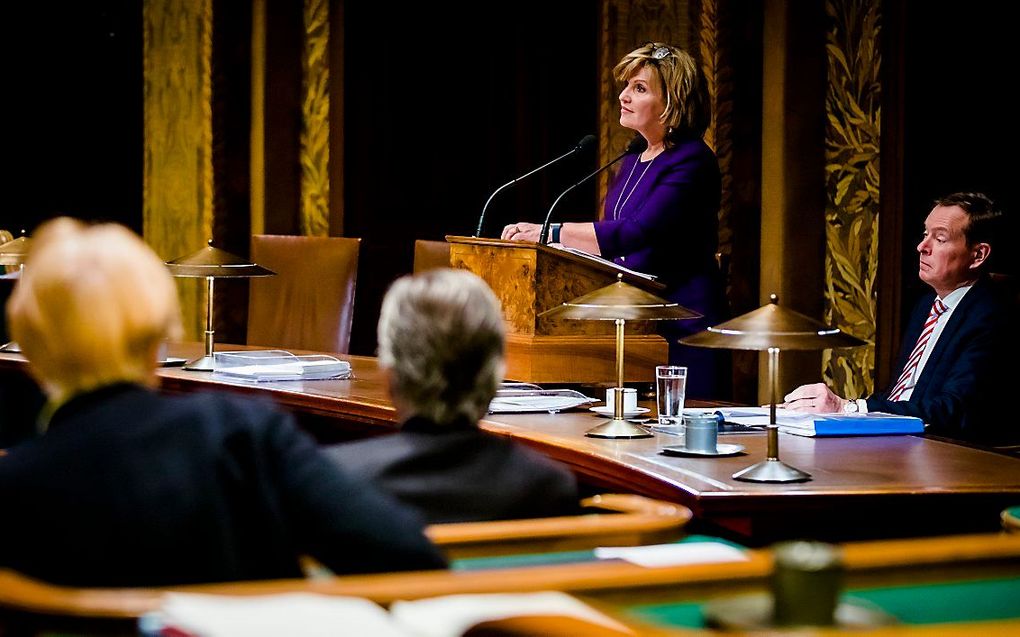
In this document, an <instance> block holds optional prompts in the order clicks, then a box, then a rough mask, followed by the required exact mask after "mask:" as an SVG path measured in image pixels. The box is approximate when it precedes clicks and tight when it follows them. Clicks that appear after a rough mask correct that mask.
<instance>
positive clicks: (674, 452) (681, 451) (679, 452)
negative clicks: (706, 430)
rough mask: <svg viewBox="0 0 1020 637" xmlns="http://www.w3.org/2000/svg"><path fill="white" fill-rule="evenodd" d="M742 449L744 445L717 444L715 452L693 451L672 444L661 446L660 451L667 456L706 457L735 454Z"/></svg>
mask: <svg viewBox="0 0 1020 637" xmlns="http://www.w3.org/2000/svg"><path fill="white" fill-rule="evenodd" d="M743 451H744V445H724V444H718V445H716V446H715V453H712V452H711V451H695V450H694V449H688V448H687V447H681V446H680V445H672V446H670V447H663V448H662V453H664V454H666V455H667V456H702V457H708V458H719V457H722V456H735V455H737V454H738V453H742V452H743Z"/></svg>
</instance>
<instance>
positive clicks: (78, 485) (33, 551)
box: [0, 385, 444, 586]
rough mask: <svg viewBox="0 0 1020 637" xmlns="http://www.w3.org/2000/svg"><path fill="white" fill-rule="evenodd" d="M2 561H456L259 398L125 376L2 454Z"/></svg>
mask: <svg viewBox="0 0 1020 637" xmlns="http://www.w3.org/2000/svg"><path fill="white" fill-rule="evenodd" d="M0 503H2V505H0V506H2V507H3V512H4V513H3V521H2V522H0V566H8V567H13V568H15V569H17V570H19V571H22V572H24V573H27V574H30V575H33V576H36V577H39V578H41V579H44V580H48V581H51V582H57V583H64V584H70V585H86V586H87V585H94V586H148V585H170V584H182V583H189V582H215V581H229V580H245V579H265V578H280V577H299V576H300V574H301V571H300V568H299V564H298V558H299V555H302V554H308V555H311V556H313V557H315V558H316V559H318V560H319V561H320V562H322V563H323V564H325V565H326V566H327V567H329V568H331V569H333V570H334V571H336V572H338V573H362V572H374V571H392V570H413V569H430V568H442V567H443V566H444V560H443V558H442V557H441V556H440V554H439V553H438V552H437V550H436V549H435V548H434V547H433V546H432V545H431V544H430V543H429V542H428V540H427V539H426V538H425V536H424V535H423V534H422V523H421V521H420V519H419V518H418V517H417V516H415V515H414V514H413V513H412V512H409V511H406V510H405V509H403V508H402V507H400V506H399V505H398V504H397V503H396V502H394V501H392V500H391V499H390V498H389V497H388V496H385V495H383V494H381V493H379V492H377V491H376V490H375V489H374V488H372V487H370V486H369V485H366V484H363V483H360V482H359V481H357V480H356V479H354V478H352V477H350V476H348V475H346V474H345V473H344V472H342V471H341V470H339V469H338V468H337V467H336V466H335V465H334V464H333V463H331V462H330V461H329V460H328V459H327V458H326V457H325V456H324V455H323V454H322V453H321V452H320V451H319V450H318V448H317V447H316V445H315V443H314V442H313V441H312V440H311V439H310V438H309V437H308V436H306V435H305V434H303V433H301V432H299V431H298V430H297V429H296V428H295V427H294V426H293V424H292V422H291V419H290V417H289V416H287V415H285V414H282V413H280V412H278V411H276V410H275V409H274V408H273V406H272V405H271V404H269V403H265V402H263V401H261V400H258V399H251V398H245V399H241V398H238V397H233V396H229V395H221V394H191V395H187V396H174V397H170V396H163V395H160V394H157V393H155V392H153V391H150V390H147V389H144V388H141V387H138V386H134V385H116V386H111V387H107V388H104V389H101V390H99V391H96V392H93V393H90V394H87V395H83V396H80V397H77V398H75V399H73V400H72V401H70V402H68V403H67V404H65V405H64V406H62V407H61V408H60V409H58V410H57V412H56V413H55V414H54V416H53V418H52V419H51V421H50V425H49V430H48V431H47V432H46V434H45V435H43V436H41V437H40V438H37V439H35V440H32V441H29V442H26V443H23V444H21V445H18V446H16V447H14V448H12V449H10V450H9V455H7V456H5V457H0Z"/></svg>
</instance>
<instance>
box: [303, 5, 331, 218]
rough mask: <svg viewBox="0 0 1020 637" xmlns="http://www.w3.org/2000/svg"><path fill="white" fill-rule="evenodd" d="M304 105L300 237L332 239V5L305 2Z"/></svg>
mask: <svg viewBox="0 0 1020 637" xmlns="http://www.w3.org/2000/svg"><path fill="white" fill-rule="evenodd" d="M304 26H305V47H304V55H303V56H302V61H301V64H302V86H301V88H302V93H303V95H302V102H301V119H302V127H301V234H306V235H312V236H319V237H325V236H328V235H329V3H328V0H305V4H304Z"/></svg>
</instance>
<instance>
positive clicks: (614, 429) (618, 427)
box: [584, 419, 653, 438]
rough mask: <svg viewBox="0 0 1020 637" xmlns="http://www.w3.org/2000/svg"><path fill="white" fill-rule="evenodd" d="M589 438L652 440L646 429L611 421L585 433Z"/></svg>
mask: <svg viewBox="0 0 1020 637" xmlns="http://www.w3.org/2000/svg"><path fill="white" fill-rule="evenodd" d="M584 435H586V436H588V437H589V438H652V437H653V436H652V434H650V433H649V432H648V430H647V429H645V428H644V427H640V426H638V425H635V424H634V423H632V422H627V421H626V420H616V419H613V420H609V421H607V422H604V423H602V424H601V425H599V426H598V427H595V428H593V429H589V430H588V431H586V432H584Z"/></svg>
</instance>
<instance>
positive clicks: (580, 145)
mask: <svg viewBox="0 0 1020 637" xmlns="http://www.w3.org/2000/svg"><path fill="white" fill-rule="evenodd" d="M596 142H598V140H597V139H596V138H595V136H594V135H585V136H584V137H582V138H581V141H579V142H577V146H574V150H588V149H589V148H594V147H595V144H596Z"/></svg>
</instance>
